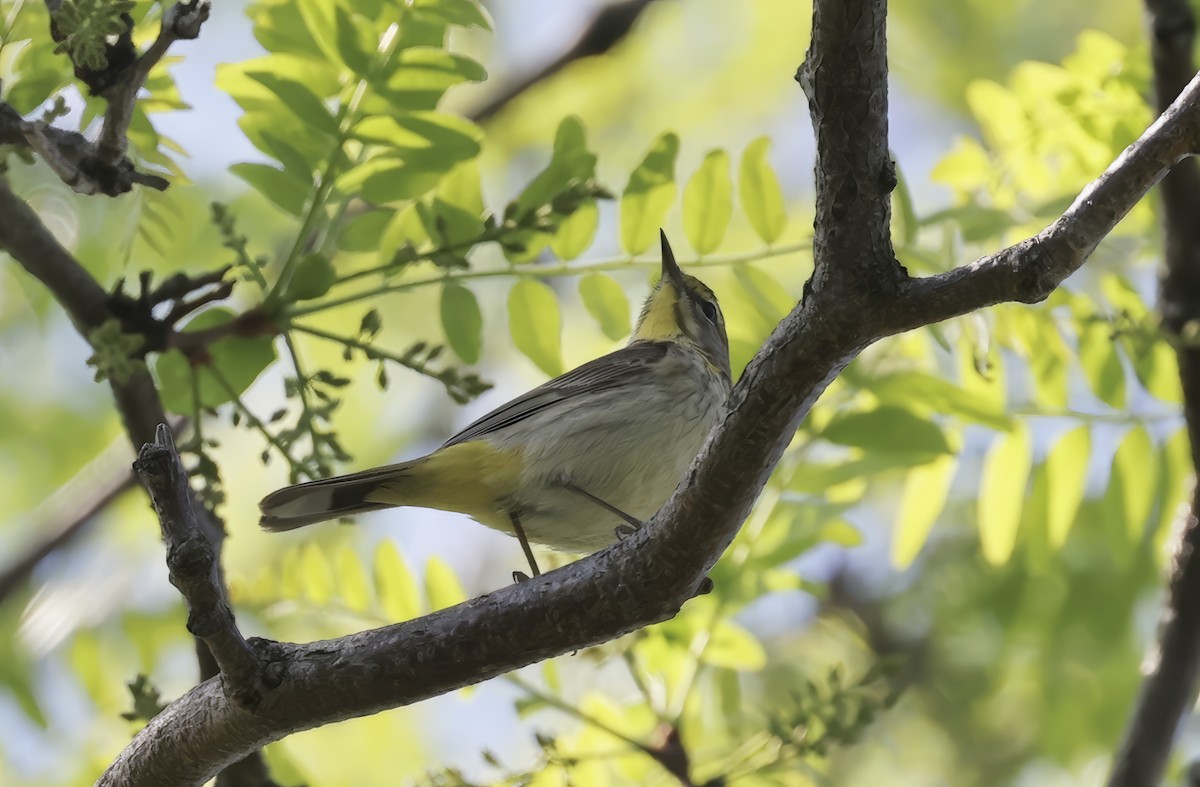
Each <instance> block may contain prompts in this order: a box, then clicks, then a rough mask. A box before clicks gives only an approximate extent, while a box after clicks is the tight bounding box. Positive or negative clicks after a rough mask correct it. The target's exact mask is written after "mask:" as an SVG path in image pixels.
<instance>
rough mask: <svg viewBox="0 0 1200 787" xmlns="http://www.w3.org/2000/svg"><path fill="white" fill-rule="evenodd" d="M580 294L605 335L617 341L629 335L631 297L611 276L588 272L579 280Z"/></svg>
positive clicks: (589, 312)
mask: <svg viewBox="0 0 1200 787" xmlns="http://www.w3.org/2000/svg"><path fill="white" fill-rule="evenodd" d="M579 295H580V297H581V298H583V305H584V307H585V308H586V309H587V310H588V314H590V315H592V317H593V318H595V320H596V322H598V323H599V324H600V330H601V331H602V332H603V333H604V335H605V336H607V337H608V338H610V339H612V340H613V341H614V342H615V341H617V340H619V339H624V338H625V337H626V336H628V335H629V299H628V298H627V297H625V290H623V289H621V285H620V284H617V282H616V281H615V280H613V278H612V277H611V276H605V275H604V274H603V273H589V274H587V275H586V276H584V277H583V278H581V279H580V280H579Z"/></svg>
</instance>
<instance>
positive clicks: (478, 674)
mask: <svg viewBox="0 0 1200 787" xmlns="http://www.w3.org/2000/svg"><path fill="white" fill-rule="evenodd" d="M844 5H845V4H844V3H843V2H842V0H819V2H818V3H817V8H816V9H815V10H814V23H815V24H814V27H815V30H814V45H813V47H812V48H811V49H810V51H809V57H808V63H807V64H806V66H805V70H806V71H807V72H808V73H809V75H810V76H809V79H810V80H811V84H812V85H815V86H816V87H815V88H814V92H815V95H816V97H817V99H816V100H817V104H818V107H817V109H815V110H814V116H815V117H816V122H817V126H818V133H819V134H828V133H830V132H831V131H832V130H834V129H839V128H840V129H843V130H845V129H850V128H851V127H852V122H851V120H852V118H851V117H850V116H849V115H848V114H847V113H853V112H856V111H858V110H857V109H856V107H862V106H866V107H867V108H868V109H869V110H870V112H871V113H872V114H873V115H874V116H876V118H877V121H876V122H875V123H874V125H871V124H870V123H868V124H867V127H866V128H867V131H866V132H863V131H862V127H859V129H858V131H859V133H863V134H868V133H869V135H870V136H872V137H873V139H871V140H869V141H866V142H863V143H862V144H861V145H860V144H858V143H849V144H848V146H845V147H843V149H842V153H841V154H840V155H835V156H833V158H831V159H829V161H830V166H831V168H832V170H831V172H830V173H827V175H826V176H825V177H823V178H822V180H821V182H820V183H819V184H818V201H819V205H820V206H821V207H820V208H819V209H818V219H817V222H818V224H827V223H830V222H832V223H834V224H835V225H836V226H834V227H829V226H819V227H818V234H819V235H820V236H821V237H822V238H823V241H822V247H821V249H822V250H821V252H820V254H821V262H820V265H821V266H823V273H820V274H817V275H818V276H824V277H825V279H824V280H823V282H824V283H823V284H822V283H821V282H818V284H820V286H817V285H816V284H814V286H812V287H811V288H810V290H809V291H808V294H807V295H806V297H805V298H804V300H803V301H802V302H801V303H800V304H799V305H798V306H797V307H796V308H795V309H794V310H793V311H792V313H791V314H789V315H788V316H787V317H786V318H785V319H784V320H783V321H782V322H781V323H780V325H779V326H778V327H777V328H776V329H775V331H774V333H772V335H771V337H770V338H769V339H768V340H767V342H766V343H765V344H764V346H763V347H762V349H761V350H760V351H759V353H758V354H757V355H756V356H755V357H754V359H753V360H752V361H751V363H750V365H749V366H748V367H747V369H746V371H745V373H744V374H743V376H742V378H741V379H740V380H739V381H738V384H737V385H736V386H735V388H734V390H733V393H732V395H731V398H730V402H729V405H728V407H727V408H726V409H725V411H724V412H723V413H722V415H721V418H720V419H719V422H718V424H717V425H716V427H715V428H714V430H713V432H712V434H711V435H710V436H709V439H708V441H707V442H706V443H705V446H704V448H703V449H701V452H700V455H699V456H698V457H697V459H696V461H695V462H694V463H693V465H692V467H691V468H690V470H689V471H688V474H687V477H686V478H685V480H684V481H683V482H682V484H681V485H680V488H679V489H677V490H676V491H675V494H674V495H672V497H671V499H670V500H668V501H667V503H666V504H665V505H664V506H663V508H662V509H661V510H660V511H659V512H658V513H657V514H656V515H655V516H654V517H653V518H652V519H651V520H650V522H649V523H647V525H646V526H645V527H643V528H642V529H640V530H639V531H638V532H637V533H635V534H634V535H633V536H631V537H629V538H627V539H625V540H624V541H622V542H620V543H618V544H615V545H613V546H611V547H609V548H607V549H605V550H603V551H601V552H599V553H597V554H595V555H592V556H591V557H588V558H584V559H582V560H580V561H578V562H575V563H572V564H570V565H568V566H565V567H563V568H560V569H558V570H556V571H552V572H549V573H547V574H544V575H542V576H541V577H537V578H534V579H533V580H530V581H528V582H523V583H521V584H519V585H514V586H511V587H507V588H504V589H502V590H499V591H496V592H494V593H491V594H488V595H486V596H483V597H481V598H476V599H472V600H470V601H467V602H465V603H463V604H460V605H458V606H455V607H452V608H449V609H445V610H441V611H439V612H436V613H434V614H432V615H427V616H425V617H422V618H419V619H417V620H412V621H408V622H405V623H400V624H397V625H393V626H387V627H385V628H381V629H376V630H373V631H365V632H361V633H358V634H353V635H350V636H347V637H341V638H338V639H334V640H328V641H324V642H318V643H310V644H302V645H296V644H285V643H268V642H259V643H255V644H254V647H255V648H256V649H258V650H259V653H260V654H261V657H262V658H263V659H264V660H265V662H266V665H267V666H266V669H268V670H270V671H271V673H270V674H272V675H275V676H278V685H277V686H275V687H273V688H271V689H269V690H266V691H264V693H263V694H262V696H261V697H259V698H257V704H255V705H254V706H253V707H249V706H247V705H239V704H238V703H236V702H234V701H231V700H230V698H229V697H227V696H226V695H225V693H224V692H223V690H222V688H221V684H220V681H217V680H210V681H207V682H206V683H204V684H202V685H200V686H198V687H196V688H195V689H193V690H192V691H191V692H190V693H188V694H187V695H185V696H184V697H181V698H180V699H179V700H177V701H176V702H174V703H172V704H171V705H170V706H169V707H168V708H167V709H166V710H164V711H163V712H162V713H161V714H159V715H158V716H157V717H155V718H154V719H153V720H152V721H151V722H150V723H149V724H148V725H147V726H146V728H145V729H143V730H142V732H141V733H139V734H138V736H137V737H136V738H135V739H134V740H133V742H132V743H131V744H130V746H129V747H128V748H127V749H126V750H125V751H124V752H123V753H122V754H121V755H120V756H119V757H118V758H117V760H116V761H115V762H114V763H113V764H112V766H111V767H110V769H109V770H108V772H107V773H106V774H105V775H104V776H103V777H102V778H101V780H100V784H102V785H116V784H121V785H133V786H135V787H136V786H137V785H151V784H157V783H159V782H161V781H162V780H163V779H164V778H167V776H168V775H169V776H170V778H171V779H172V781H173V782H174V783H178V784H199V783H202V782H203V781H204V780H205V779H207V778H208V777H209V776H211V774H212V773H214V772H216V771H217V770H219V769H220V768H221V767H222V766H223V765H225V764H226V763H228V762H230V761H232V760H234V759H236V758H237V757H239V756H241V755H242V754H243V753H244V752H247V751H250V750H252V749H254V748H257V747H261V746H263V745H264V744H266V743H268V742H270V741H274V740H278V739H280V738H282V737H284V736H285V735H288V734H291V733H292V732H296V731H298V730H302V729H310V728H312V727H316V726H319V725H321V724H325V723H329V722H331V721H338V720H343V719H348V718H352V717H355V716H362V715H366V714H370V713H375V712H378V711H381V710H384V709H387V708H393V707H397V706H400V705H407V704H411V703H414V702H418V701H420V700H422V699H426V698H428V697H432V696H435V695H438V694H442V693H444V692H447V691H450V690H453V689H455V688H459V687H461V686H464V685H468V684H471V683H476V682H479V681H482V680H486V679H488V678H490V677H493V676H495V675H499V674H502V673H504V672H507V671H510V670H513V669H517V668H519V667H522V666H524V665H526V664H530V663H532V662H534V661H539V660H542V659H545V658H549V657H552V656H556V655H560V654H562V653H566V652H569V651H572V650H576V649H579V648H583V647H588V646H590V645H594V644H597V643H600V642H604V641H607V640H611V639H613V638H615V637H618V636H620V635H622V634H625V633H627V632H629V631H632V630H634V629H637V628H640V627H643V626H646V625H649V624H652V623H656V622H658V621H661V620H664V619H666V618H669V617H671V616H672V615H674V614H675V613H676V612H677V610H678V609H679V607H680V606H681V605H682V604H683V603H684V602H686V601H687V600H688V598H690V597H691V596H692V595H693V594H694V593H695V592H696V591H697V589H698V588H699V587H700V585H701V582H702V581H703V579H704V576H705V573H706V572H707V571H708V569H710V568H711V567H712V565H713V564H714V563H715V562H716V560H717V559H718V557H719V556H720V555H721V553H722V552H723V551H724V550H725V548H726V547H727V546H728V545H729V543H730V542H731V541H732V539H733V537H734V535H735V534H736V533H737V531H738V529H739V528H740V526H741V523H742V522H743V520H744V519H745V517H746V515H747V514H748V513H749V511H750V509H751V507H752V506H753V504H754V501H755V500H756V499H757V497H758V494H759V492H760V491H761V490H762V487H763V485H764V484H765V482H766V480H767V478H768V476H769V475H770V473H771V470H772V469H773V468H774V466H775V464H776V463H777V462H778V460H779V457H780V456H781V455H782V454H783V451H784V450H785V448H786V447H787V445H788V443H789V442H790V440H791V438H792V435H793V434H794V432H795V429H796V427H797V426H798V425H799V423H800V421H801V420H802V419H803V418H804V416H805V415H806V414H807V413H808V410H809V409H810V408H811V406H812V404H813V403H814V402H815V401H816V398H817V397H818V396H819V395H820V393H821V392H822V391H823V390H824V388H825V387H826V386H827V385H828V383H829V382H830V380H832V379H833V377H834V376H835V375H836V374H837V373H838V372H840V371H841V370H842V368H844V367H845V365H846V364H847V363H849V361H850V360H851V359H852V358H853V357H854V356H855V355H856V354H857V353H858V352H859V351H861V350H862V349H863V348H864V347H866V346H867V345H868V344H870V343H871V342H873V341H875V340H877V339H879V338H882V337H883V336H886V335H889V334H891V333H895V332H897V331H901V330H905V329H908V328H912V327H916V326H918V325H924V324H928V323H930V322H934V321H937V320H942V319H946V318H948V317H950V316H953V315H955V314H961V313H963V312H966V311H969V310H970V309H974V308H978V307H980V306H982V305H986V304H990V303H997V302H1000V301H1004V300H1022V301H1030V300H1038V299H1040V298H1043V297H1045V295H1046V294H1047V293H1048V292H1049V291H1050V290H1051V289H1052V288H1053V287H1054V286H1056V285H1057V284H1058V283H1060V282H1061V281H1062V279H1063V278H1065V277H1066V276H1067V275H1068V274H1069V273H1070V272H1071V271H1072V270H1074V269H1075V268H1077V267H1078V265H1079V264H1081V263H1082V261H1083V259H1084V258H1085V257H1086V256H1087V254H1088V253H1090V251H1091V250H1092V249H1094V248H1095V247H1096V245H1097V244H1098V243H1099V242H1100V240H1101V239H1102V238H1103V237H1104V235H1105V234H1106V233H1107V232H1108V231H1109V230H1110V229H1111V228H1112V226H1113V225H1114V224H1115V223H1116V222H1117V221H1118V220H1119V218H1120V217H1121V216H1123V215H1125V213H1126V212H1127V211H1128V210H1129V209H1130V208H1132V206H1133V205H1134V204H1135V203H1136V202H1137V201H1138V200H1139V199H1140V198H1141V196H1142V195H1143V194H1144V193H1145V190H1146V189H1147V188H1149V187H1150V186H1151V185H1152V184H1153V183H1154V182H1155V180H1157V179H1158V178H1160V177H1161V176H1162V174H1163V173H1164V172H1165V171H1166V169H1167V168H1168V167H1169V166H1170V165H1171V164H1173V163H1175V162H1177V161H1179V160H1180V159H1182V158H1183V157H1184V156H1187V155H1189V154H1191V153H1192V152H1193V151H1194V150H1195V148H1196V139H1197V133H1196V130H1197V128H1200V87H1198V86H1197V84H1196V83H1193V84H1192V85H1189V88H1188V90H1187V91H1186V92H1185V93H1184V94H1183V95H1182V96H1181V97H1180V99H1179V101H1177V102H1176V104H1175V105H1174V106H1173V107H1172V109H1171V110H1170V111H1169V112H1168V113H1167V114H1166V116H1165V117H1164V118H1163V119H1162V120H1160V121H1159V122H1157V123H1155V124H1154V126H1152V127H1151V129H1150V130H1149V131H1147V132H1146V134H1144V135H1143V137H1142V138H1141V139H1139V140H1138V142H1136V143H1134V144H1133V145H1131V146H1130V147H1129V149H1127V150H1126V151H1125V152H1124V153H1123V154H1122V155H1121V157H1120V158H1119V159H1118V160H1117V162H1115V163H1114V164H1113V166H1112V167H1110V168H1109V170H1108V172H1106V173H1105V174H1104V175H1103V176H1101V178H1099V179H1098V180H1097V181H1096V182H1095V183H1094V184H1092V185H1091V186H1089V187H1088V189H1086V190H1085V191H1084V193H1083V194H1082V195H1081V196H1080V198H1079V199H1078V200H1077V201H1076V203H1075V204H1074V205H1073V206H1072V207H1071V209H1070V210H1068V211H1067V213H1066V214H1064V216H1063V217H1062V218H1061V219H1059V220H1058V221H1056V222H1055V223H1054V224H1053V225H1052V226H1051V227H1050V228H1048V229H1047V230H1046V231H1045V232H1044V233H1042V234H1040V235H1039V236H1038V237H1037V238H1035V239H1032V240H1029V241H1025V242H1023V243H1020V244H1017V245H1016V246H1014V247H1013V248H1011V249H1007V250H1005V251H1003V252H1000V253H998V254H995V255H992V256H991V257H988V258H984V259H983V260H980V261H979V262H976V263H974V264H972V265H970V266H967V267H965V268H963V269H961V270H959V271H955V272H952V273H950V274H944V275H942V276H938V277H932V278H930V279H916V280H914V279H908V278H907V277H905V276H903V275H896V274H895V272H890V273H889V272H886V271H885V272H884V273H881V271H884V270H885V269H884V263H886V264H887V265H891V264H893V263H892V261H891V260H890V259H888V254H889V247H888V246H887V243H886V241H885V240H883V239H882V236H880V235H879V232H878V228H877V227H875V226H872V227H871V228H869V232H868V235H869V236H870V237H868V238H867V239H866V240H862V239H859V240H854V239H852V238H849V237H848V236H850V235H853V234H855V233H861V232H862V230H863V227H864V224H865V223H872V224H873V225H875V224H882V223H884V222H886V220H887V209H886V206H884V205H883V201H884V200H885V197H886V193H887V188H888V186H887V182H886V178H885V179H883V181H882V182H879V181H878V176H879V174H880V172H881V170H882V169H885V167H884V159H883V156H882V154H881V153H880V151H886V149H887V140H886V124H885V123H884V120H883V114H882V110H883V108H884V107H886V94H885V91H886V70H885V69H881V68H880V64H881V63H883V62H884V60H883V58H885V56H886V55H885V52H884V51H883V45H884V39H883V31H882V26H883V23H884V13H883V10H884V4H883V2H881V0H856V1H855V2H852V3H850V6H851V7H850V8H849V10H842V9H843V6H844ZM848 19H853V20H857V21H856V22H855V23H854V25H851V29H852V31H853V34H854V36H855V41H858V42H860V43H861V42H866V43H865V45H863V46H859V47H856V48H855V49H854V51H856V52H858V53H859V55H858V58H859V59H858V60H857V61H854V62H849V63H848V62H844V61H843V60H841V59H839V57H837V56H835V55H834V54H833V53H832V50H835V49H837V47H838V46H840V42H838V41H837V39H836V37H834V36H833V35H831V33H833V32H836V31H838V30H846V29H847V28H846V24H847V20H848ZM847 68H849V69H850V70H851V71H856V73H857V76H855V77H854V80H855V84H856V85H857V86H858V88H856V90H857V89H860V88H861V90H860V92H859V93H858V97H857V98H855V99H853V100H851V99H850V98H847V99H846V100H842V99H841V98H837V97H834V96H833V95H832V93H825V92H823V91H824V90H825V88H822V87H821V86H822V85H834V84H836V82H834V81H833V80H835V77H834V76H832V75H830V74H829V73H827V70H828V69H842V70H846V69H847ZM834 92H836V91H834ZM855 119H856V120H858V121H859V122H862V119H863V118H862V116H861V114H860V115H859V116H857V118H855ZM830 144H832V143H830ZM839 168H840V169H839ZM872 173H873V174H872ZM866 176H872V177H876V178H877V180H876V185H874V186H870V187H868V186H867V181H864V180H863V178H864V177H866ZM847 184H851V185H847ZM854 184H857V185H854ZM856 189H857V190H856ZM843 270H845V271H847V272H841V271H843ZM853 272H857V273H858V274H863V275H858V276H857V277H856V276H854V275H851V273H853ZM867 278H872V279H879V280H882V281H883V285H882V286H881V285H879V283H878V281H867V280H866V279H867Z"/></svg>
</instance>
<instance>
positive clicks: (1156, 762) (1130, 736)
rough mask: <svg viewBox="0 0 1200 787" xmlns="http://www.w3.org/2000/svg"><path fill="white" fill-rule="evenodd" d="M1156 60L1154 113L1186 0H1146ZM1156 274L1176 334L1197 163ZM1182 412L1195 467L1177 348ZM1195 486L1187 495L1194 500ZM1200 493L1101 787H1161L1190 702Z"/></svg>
mask: <svg viewBox="0 0 1200 787" xmlns="http://www.w3.org/2000/svg"><path fill="white" fill-rule="evenodd" d="M1146 10H1147V12H1148V18H1149V27H1150V35H1151V42H1150V46H1151V53H1152V58H1153V61H1154V94H1155V102H1156V106H1157V107H1158V108H1159V109H1160V110H1161V109H1162V108H1163V107H1165V106H1167V105H1169V104H1170V103H1171V102H1172V101H1174V100H1175V97H1176V96H1177V95H1179V93H1180V92H1181V91H1182V90H1183V89H1184V88H1185V86H1186V85H1187V83H1188V80H1190V79H1191V78H1192V75H1193V74H1194V73H1195V68H1194V64H1193V59H1192V49H1193V45H1194V43H1195V32H1196V20H1195V17H1194V15H1193V13H1192V8H1191V4H1190V3H1189V2H1188V0H1146ZM1160 193H1161V196H1162V216H1163V236H1164V238H1163V240H1164V243H1163V271H1162V275H1161V279H1160V282H1159V308H1160V310H1161V312H1162V321H1163V327H1164V328H1165V330H1166V331H1167V332H1168V334H1170V335H1173V336H1174V337H1177V338H1178V337H1186V336H1191V335H1192V334H1193V331H1194V329H1195V327H1196V326H1200V223H1197V221H1196V217H1197V216H1200V167H1197V165H1196V162H1195V161H1194V160H1190V159H1189V160H1187V161H1182V162H1180V163H1179V164H1177V165H1176V166H1175V167H1174V168H1173V169H1172V170H1171V171H1170V172H1169V173H1168V174H1167V176H1166V177H1165V178H1163V181H1162V186H1161V190H1160ZM1176 347H1177V349H1176V358H1177V359H1178V361H1179V375H1180V382H1181V383H1182V388H1183V413H1184V418H1185V420H1186V422H1187V430H1188V437H1189V439H1190V441H1191V449H1192V465H1193V467H1194V468H1200V347H1196V346H1195V344H1194V342H1179V343H1177V345H1176ZM1198 491H1200V490H1193V494H1194V495H1195V494H1196V492H1198ZM1198 512H1200V497H1195V496H1194V497H1193V500H1192V501H1191V506H1190V509H1189V510H1188V511H1187V512H1186V514H1185V515H1184V518H1183V521H1182V523H1181V525H1180V534H1179V542H1178V544H1177V545H1176V546H1175V551H1174V555H1173V556H1172V560H1171V566H1170V574H1169V576H1168V592H1167V598H1166V601H1165V605H1164V607H1163V612H1162V617H1161V620H1160V622H1159V630H1158V641H1157V642H1156V643H1155V645H1154V649H1155V650H1154V652H1153V653H1152V655H1151V656H1150V657H1149V658H1148V659H1147V664H1148V668H1147V669H1146V674H1145V677H1144V679H1143V681H1142V686H1141V690H1140V691H1139V693H1138V698H1137V700H1136V702H1135V705H1134V708H1133V711H1132V712H1131V714H1130V718H1129V723H1128V727H1127V728H1126V730H1125V734H1124V738H1123V740H1122V742H1121V746H1120V749H1119V750H1118V752H1117V754H1116V756H1115V758H1114V760H1113V767H1112V772H1111V774H1110V775H1109V781H1108V784H1109V787H1154V786H1155V785H1158V784H1160V783H1161V782H1162V778H1163V774H1164V773H1165V772H1166V768H1167V763H1168V760H1169V758H1170V754H1171V744H1172V743H1173V741H1174V738H1175V731H1176V729H1177V728H1178V724H1179V721H1180V719H1181V718H1183V715H1184V714H1185V713H1187V712H1188V710H1189V709H1190V708H1191V707H1192V704H1193V703H1194V702H1195V699H1196V682H1197V671H1198V670H1200V520H1198V519H1197V513H1198Z"/></svg>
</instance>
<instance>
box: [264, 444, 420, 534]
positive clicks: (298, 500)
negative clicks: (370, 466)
mask: <svg viewBox="0 0 1200 787" xmlns="http://www.w3.org/2000/svg"><path fill="white" fill-rule="evenodd" d="M418 461H420V460H416V461H413V462H401V463H400V464H395V465H388V466H387V467H377V468H375V469H374V470H364V471H363V472H361V473H352V474H351V475H341V476H337V477H335V478H324V479H322V480H320V481H309V482H307V483H303V484H296V485H294V486H288V487H284V488H283V489H280V490H278V491H276V492H272V493H271V494H269V495H267V496H266V497H264V498H263V499H262V500H261V501H260V502H259V504H258V507H259V510H261V511H262V519H260V520H259V525H260V526H261V527H262V528H263V529H265V530H272V531H276V532H277V531H280V530H295V529H296V528H298V527H304V526H305V525H311V524H314V523H316V522H324V521H325V520H327V519H335V518H337V517H340V516H353V515H354V514H362V513H365V512H367V511H378V510H379V509H381V508H389V507H391V506H392V505H396V504H395V503H392V504H389V503H381V502H379V501H378V500H375V501H372V500H369V499H368V498H369V497H370V495H371V493H372V492H376V491H378V490H380V489H381V488H383V487H385V486H388V485H394V484H395V483H396V482H397V481H399V480H400V479H403V478H405V477H407V476H408V475H409V471H410V470H411V469H412V468H413V467H414V466H415V465H416V464H417V462H418Z"/></svg>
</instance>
